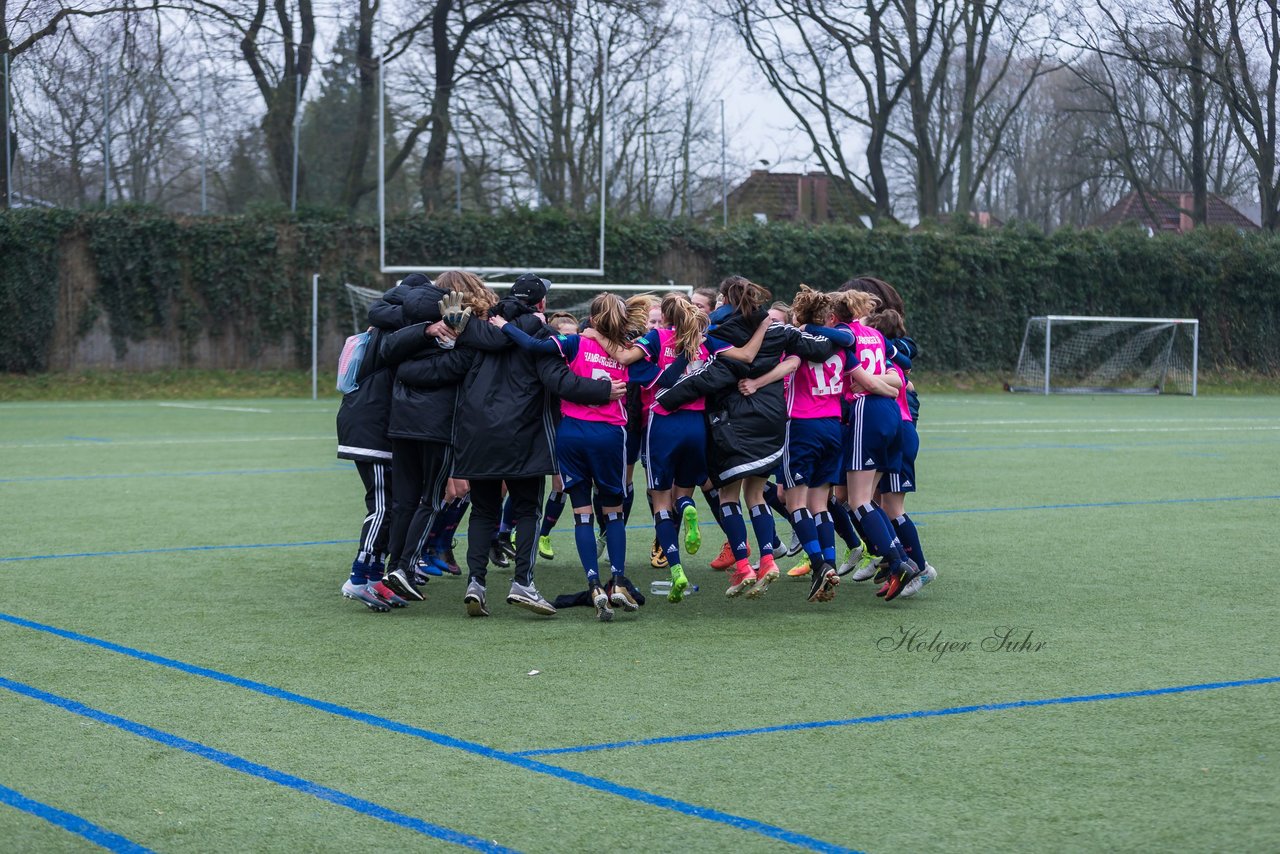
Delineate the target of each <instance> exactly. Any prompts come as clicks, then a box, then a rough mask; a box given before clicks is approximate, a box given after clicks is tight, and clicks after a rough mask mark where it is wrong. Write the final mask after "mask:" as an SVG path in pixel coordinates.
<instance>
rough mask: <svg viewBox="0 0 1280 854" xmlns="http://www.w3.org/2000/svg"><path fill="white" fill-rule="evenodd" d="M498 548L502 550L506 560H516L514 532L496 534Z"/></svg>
mask: <svg viewBox="0 0 1280 854" xmlns="http://www.w3.org/2000/svg"><path fill="white" fill-rule="evenodd" d="M498 547H499V548H500V549H502V553H503V554H504V555H506V556H507V560H515V559H516V532H515V531H507V532H506V533H499V534H498Z"/></svg>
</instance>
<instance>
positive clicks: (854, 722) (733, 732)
mask: <svg viewBox="0 0 1280 854" xmlns="http://www.w3.org/2000/svg"><path fill="white" fill-rule="evenodd" d="M1276 682H1280V676H1265V677H1262V678H1259V679H1240V680H1236V681H1234V682H1203V683H1200V684H1197V685H1177V686H1174V687H1172V688H1148V689H1145V690H1141V691H1119V692H1113V693H1108V694H1080V695H1076V696H1071V697H1047V698H1045V699H1042V700H1015V701H1013V702H1010V703H984V704H982V705H977V706H952V707H951V708H947V709H924V710H921V711H918V712H893V713H891V714H886V715H867V716H865V717H861V718H845V719H843V720H831V721H807V722H804V723H795V724H779V725H777V726H763V727H752V728H751V729H729V730H722V731H720V732H703V733H692V734H689V735H668V736H662V737H660V738H642V739H636V740H635V741H611V742H605V743H601V744H583V745H577V746H575V747H549V748H544V749H541V750H522V751H520V752H519V753H518V754H517V755H518V756H554V755H559V754H562V753H592V752H594V751H597V750H618V749H620V748H624V747H652V746H654V745H658V744H687V743H689V742H693V741H714V740H717V739H722V738H738V737H739V736H744V735H765V734H767V733H774V732H796V731H799V730H810V729H828V728H830V727H844V726H858V725H860V724H880V723H886V722H888V721H903V720H910V719H913V718H940V717H947V716H950V715H967V714H971V713H973V712H1002V711H1006V710H1008V709H1030V708H1035V707H1037V706H1067V705H1072V704H1075V703H1098V702H1101V701H1103V700H1128V699H1132V698H1134V697H1159V696H1163V695H1166V694H1187V693H1190V692H1193V691H1216V690H1219V689H1222V688H1243V687H1245V686H1248V685H1270V684H1273V683H1276Z"/></svg>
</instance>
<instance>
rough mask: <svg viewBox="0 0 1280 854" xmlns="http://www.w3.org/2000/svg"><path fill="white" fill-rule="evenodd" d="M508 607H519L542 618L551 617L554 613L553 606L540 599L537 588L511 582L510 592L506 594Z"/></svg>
mask: <svg viewBox="0 0 1280 854" xmlns="http://www.w3.org/2000/svg"><path fill="white" fill-rule="evenodd" d="M507 604H508V605H519V606H520V607H521V608H525V609H527V610H529V611H532V612H533V613H535V614H541V615H542V616H544V617H550V616H553V615H554V614H555V612H556V609H555V606H554V605H552V604H551V603H550V602H548V601H547V600H546V599H544V598H543V597H542V594H541V593H539V592H538V590H537V588H536V587H534V586H533V585H532V584H529V585H524V584H521V583H519V582H518V581H513V582H511V592H510V593H508V594H507Z"/></svg>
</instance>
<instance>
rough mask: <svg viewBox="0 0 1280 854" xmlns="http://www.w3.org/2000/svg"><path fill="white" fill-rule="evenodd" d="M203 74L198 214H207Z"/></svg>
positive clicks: (207, 161)
mask: <svg viewBox="0 0 1280 854" xmlns="http://www.w3.org/2000/svg"><path fill="white" fill-rule="evenodd" d="M204 114H205V103H204V72H203V71H201V72H200V213H202V214H204V213H208V212H209V138H208V135H207V134H206V133H205V124H204Z"/></svg>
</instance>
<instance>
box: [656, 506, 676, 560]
mask: <svg viewBox="0 0 1280 854" xmlns="http://www.w3.org/2000/svg"><path fill="white" fill-rule="evenodd" d="M653 528H654V530H655V531H657V534H658V545H660V546H662V553H663V554H665V555H666V556H667V563H669V564H670V565H671V566H675V565H676V564H678V563H679V562H680V546H679V544H678V543H677V542H676V540H677V538H678V533H679V527H678V524H677V522H676V517H675V516H673V515H671V511H670V510H659V511H658V512H657V513H654V514H653Z"/></svg>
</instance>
